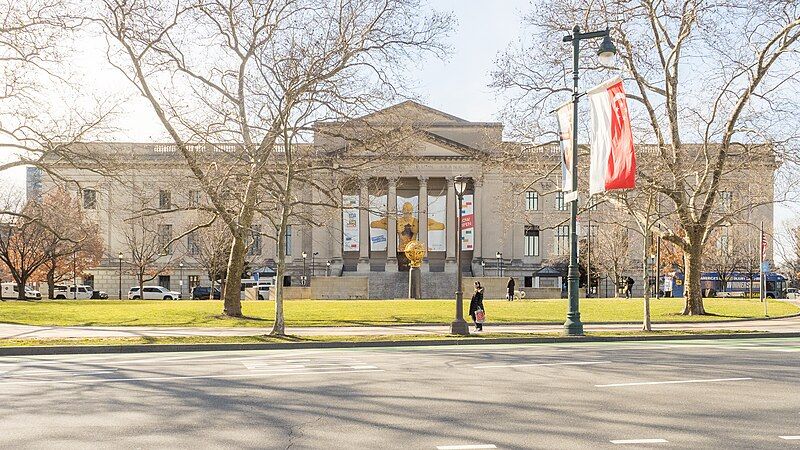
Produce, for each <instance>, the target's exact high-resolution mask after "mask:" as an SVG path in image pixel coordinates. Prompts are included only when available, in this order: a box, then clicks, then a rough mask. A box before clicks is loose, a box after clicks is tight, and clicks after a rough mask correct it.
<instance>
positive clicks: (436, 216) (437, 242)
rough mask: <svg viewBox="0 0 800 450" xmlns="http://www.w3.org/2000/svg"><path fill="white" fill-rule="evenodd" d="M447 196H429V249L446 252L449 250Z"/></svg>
mask: <svg viewBox="0 0 800 450" xmlns="http://www.w3.org/2000/svg"><path fill="white" fill-rule="evenodd" d="M445 223H447V196H445V195H429V196H428V251H429V252H444V251H446V250H447V244H446V239H447V233H446V232H445Z"/></svg>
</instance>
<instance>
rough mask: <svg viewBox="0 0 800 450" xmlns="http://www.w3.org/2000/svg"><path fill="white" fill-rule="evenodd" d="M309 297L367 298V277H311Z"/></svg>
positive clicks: (322, 298)
mask: <svg viewBox="0 0 800 450" xmlns="http://www.w3.org/2000/svg"><path fill="white" fill-rule="evenodd" d="M311 298H314V299H318V300H337V299H366V298H369V278H368V277H364V276H361V277H314V278H311Z"/></svg>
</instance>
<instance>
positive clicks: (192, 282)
mask: <svg viewBox="0 0 800 450" xmlns="http://www.w3.org/2000/svg"><path fill="white" fill-rule="evenodd" d="M196 286H200V275H189V290H190V291H191V290H192V289H194V288H195V287H196Z"/></svg>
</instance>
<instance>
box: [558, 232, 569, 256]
mask: <svg viewBox="0 0 800 450" xmlns="http://www.w3.org/2000/svg"><path fill="white" fill-rule="evenodd" d="M567 253H569V225H559V226H557V227H556V254H557V255H566V254H567Z"/></svg>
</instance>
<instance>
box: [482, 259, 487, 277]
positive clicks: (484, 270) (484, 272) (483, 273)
mask: <svg viewBox="0 0 800 450" xmlns="http://www.w3.org/2000/svg"><path fill="white" fill-rule="evenodd" d="M481 275H482V276H484V277H485V276H486V261H484V260H481Z"/></svg>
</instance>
